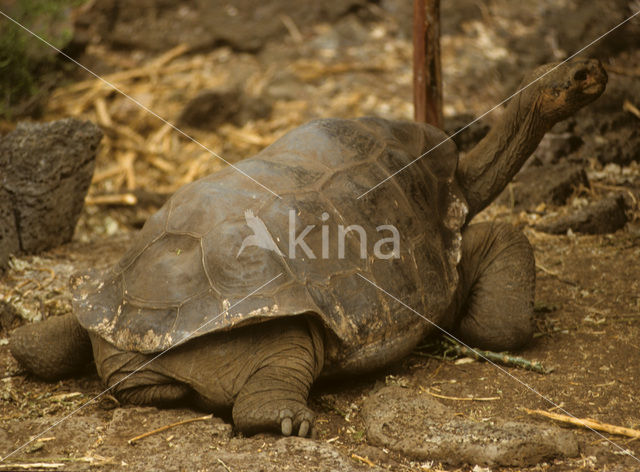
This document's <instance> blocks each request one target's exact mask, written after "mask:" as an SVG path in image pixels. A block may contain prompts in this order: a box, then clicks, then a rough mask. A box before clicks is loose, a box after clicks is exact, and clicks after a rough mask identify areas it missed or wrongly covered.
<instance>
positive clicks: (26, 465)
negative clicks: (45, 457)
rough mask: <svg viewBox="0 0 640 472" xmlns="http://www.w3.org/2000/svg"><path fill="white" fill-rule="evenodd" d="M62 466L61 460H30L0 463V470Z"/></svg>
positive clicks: (56, 467)
mask: <svg viewBox="0 0 640 472" xmlns="http://www.w3.org/2000/svg"><path fill="white" fill-rule="evenodd" d="M62 466H64V464H63V463H62V462H32V463H14V464H0V470H16V469H20V470H38V469H59V468H60V467H62Z"/></svg>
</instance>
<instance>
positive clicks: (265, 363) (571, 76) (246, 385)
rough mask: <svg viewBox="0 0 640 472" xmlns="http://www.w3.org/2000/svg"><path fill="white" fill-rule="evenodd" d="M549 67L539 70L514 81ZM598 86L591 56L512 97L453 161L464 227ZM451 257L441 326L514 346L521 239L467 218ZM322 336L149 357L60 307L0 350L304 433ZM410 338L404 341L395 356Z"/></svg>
mask: <svg viewBox="0 0 640 472" xmlns="http://www.w3.org/2000/svg"><path fill="white" fill-rule="evenodd" d="M552 67H553V65H546V66H542V67H541V68H539V69H537V70H536V71H534V72H533V73H532V74H531V75H530V76H529V77H528V79H527V80H525V81H524V82H523V84H526V83H528V82H529V81H531V80H532V79H533V78H535V77H537V76H539V75H541V74H542V73H545V72H547V71H549V70H550V69H551V68H552ZM605 84H606V74H605V72H604V70H603V69H602V67H601V65H600V64H599V63H598V62H597V61H594V60H580V61H574V62H571V63H568V64H565V65H562V66H560V67H558V68H557V69H555V70H553V71H551V72H549V73H548V75H546V76H545V77H543V78H542V79H541V80H539V81H538V82H536V84H534V85H532V86H531V87H529V88H527V89H526V90H525V91H524V92H523V93H522V94H520V95H518V96H516V97H514V98H513V99H512V100H511V103H510V104H509V106H508V108H507V110H506V111H505V113H504V116H503V118H502V120H501V122H500V123H498V124H497V125H496V126H495V127H494V128H493V129H492V130H491V132H490V133H489V134H488V135H487V137H485V139H483V140H482V141H481V142H480V143H479V144H478V145H477V146H476V147H475V148H474V149H472V150H471V151H470V152H469V153H468V154H467V155H466V156H464V157H463V158H462V159H461V160H460V162H459V167H458V171H457V174H456V177H457V181H458V185H459V186H460V188H461V190H462V192H463V194H464V196H465V198H466V200H467V202H468V204H469V210H470V211H469V216H468V218H467V222H469V221H470V220H471V218H472V217H473V216H474V215H475V214H477V213H478V212H479V211H481V210H482V209H483V208H485V207H486V206H487V205H488V204H489V203H491V201H492V200H493V199H494V198H495V197H496V196H497V195H498V194H499V193H500V192H501V191H502V190H503V189H504V187H505V186H506V185H507V184H508V183H509V181H510V180H511V179H512V178H513V176H514V175H515V174H516V173H517V172H518V170H519V169H520V168H521V167H522V165H523V164H524V162H525V161H526V159H527V158H528V157H529V156H530V155H531V153H532V152H533V151H534V150H535V148H536V147H537V145H538V143H539V142H540V140H541V139H542V137H543V136H544V134H545V132H546V131H548V130H549V129H550V128H551V127H552V126H553V125H554V124H555V123H556V122H557V121H559V120H562V119H564V118H566V117H568V116H570V115H571V114H572V113H574V112H575V111H577V110H578V109H580V108H581V107H583V106H584V105H586V104H588V103H590V102H591V101H593V100H594V99H595V98H597V97H598V96H599V95H600V94H601V93H602V91H603V90H604V87H605ZM461 252H462V255H461V261H460V263H459V265H458V274H459V284H458V286H457V288H456V292H455V295H454V299H453V302H452V304H451V306H450V307H449V309H448V314H447V315H448V316H447V320H446V323H445V325H444V326H443V327H444V328H446V329H448V330H450V331H451V332H453V334H454V335H456V336H457V337H459V338H460V339H461V340H463V341H464V342H466V343H469V344H471V345H473V346H477V347H479V348H483V349H492V350H498V351H501V350H513V349H518V348H520V347H522V346H524V345H525V344H526V343H527V342H528V341H529V340H530V338H531V336H532V332H533V326H532V310H533V297H534V291H535V262H534V258H533V251H532V248H531V246H530V244H529V242H528V241H527V239H526V238H525V236H524V235H523V234H521V233H520V232H519V231H518V230H516V229H515V228H512V227H510V226H509V225H505V224H492V223H483V224H473V225H468V226H467V227H466V228H465V229H464V230H463V233H462V251H461ZM425 332H426V331H425ZM418 334H419V333H418ZM327 336H328V333H326V331H325V330H324V327H323V325H322V323H321V322H320V320H318V319H317V318H316V317H315V316H314V315H313V314H306V315H305V314H302V315H299V316H294V317H287V318H281V319H275V320H272V321H268V322H265V323H262V324H258V325H250V326H246V327H243V328H235V329H233V330H231V331H227V332H219V333H212V334H207V335H205V336H201V337H198V338H196V339H193V340H191V341H189V342H187V343H185V344H183V345H180V346H178V347H176V348H173V349H171V350H169V351H168V352H166V353H164V354H162V355H160V356H159V357H158V355H157V354H141V353H138V352H127V351H122V350H119V349H117V348H116V347H115V346H113V345H111V344H109V343H108V342H107V341H105V340H104V339H102V338H100V337H98V336H96V335H94V334H92V335H91V336H90V335H89V334H88V333H87V332H86V331H84V330H83V329H82V328H81V327H80V325H79V324H78V322H77V320H76V319H75V317H74V316H73V315H72V314H68V315H65V316H62V317H57V318H53V319H49V320H46V321H45V322H43V323H38V324H33V325H28V326H23V327H21V328H19V329H18V330H16V331H15V332H14V333H13V335H12V337H11V341H10V347H11V352H12V353H13V355H14V356H15V357H16V359H18V360H19V361H20V363H21V364H22V365H24V366H25V367H26V368H27V369H28V370H29V371H31V372H33V373H34V374H36V375H38V376H40V377H43V378H45V379H57V378H60V377H63V376H65V375H70V374H73V373H74V372H76V371H77V370H78V369H80V368H81V367H83V366H84V365H86V363H87V361H88V359H90V358H91V357H93V359H94V360H95V363H96V366H97V370H98V373H99V375H100V377H101V378H102V379H103V381H104V382H105V384H106V385H107V386H109V387H112V388H113V393H115V394H116V396H118V397H119V398H120V399H121V400H122V401H126V402H130V403H134V404H152V405H162V406H171V405H174V404H176V403H184V402H188V403H189V404H192V405H195V406H198V407H200V408H203V409H206V410H210V411H219V410H223V409H228V408H232V413H233V420H234V423H235V425H236V427H237V428H238V429H239V430H240V431H242V432H244V433H247V434H251V433H255V432H259V431H277V432H281V433H282V434H284V435H290V434H297V435H300V436H306V435H308V434H310V432H311V430H312V426H313V417H314V415H313V412H312V411H311V410H310V409H309V408H308V407H307V404H306V403H307V397H308V394H309V389H310V387H311V385H312V383H313V382H314V380H315V379H316V378H318V376H320V375H322V372H323V367H324V366H325V360H326V357H325V356H326V350H325V347H326V345H327ZM418 341H419V336H417V337H415V339H414V340H413V341H411V343H412V344H411V345H407V346H403V349H404V352H409V351H410V350H411V349H413V347H415V343H417V342H418ZM154 357H157V358H156V359H155V360H153V362H149V361H151V360H152V359H154Z"/></svg>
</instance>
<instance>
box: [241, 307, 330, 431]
mask: <svg viewBox="0 0 640 472" xmlns="http://www.w3.org/2000/svg"><path fill="white" fill-rule="evenodd" d="M256 338H257V339H256V342H255V343H254V344H253V345H248V346H247V348H248V349H250V350H252V351H253V353H252V355H253V356H255V358H256V359H259V362H258V363H257V364H256V369H255V370H254V372H253V373H252V374H251V375H250V376H249V378H248V379H247V381H246V383H245V384H244V386H242V387H241V389H240V391H239V392H238V395H237V397H236V399H235V402H234V405H233V422H234V423H235V425H236V427H237V428H238V429H239V430H240V431H242V432H243V433H246V434H253V433H257V432H262V431H276V432H281V433H282V434H283V435H285V436H289V435H291V434H292V433H293V434H296V433H297V435H298V436H306V435H307V434H309V432H310V430H311V427H312V425H313V419H314V416H315V415H314V413H313V411H311V410H310V409H309V408H308V407H307V397H308V396H309V389H310V388H311V384H312V383H313V381H314V380H315V379H316V378H317V376H318V375H319V373H320V370H321V369H322V365H323V359H324V348H323V342H322V336H321V331H320V327H319V326H318V325H317V323H316V322H315V321H313V320H310V319H305V318H294V317H291V318H288V319H282V320H278V321H275V322H274V323H270V325H269V326H268V327H267V329H265V327H262V326H260V325H258V326H257V327H256Z"/></svg>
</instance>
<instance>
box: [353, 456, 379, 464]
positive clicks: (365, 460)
mask: <svg viewBox="0 0 640 472" xmlns="http://www.w3.org/2000/svg"><path fill="white" fill-rule="evenodd" d="M351 457H352V458H353V459H356V460H359V461H360V462H364V463H365V464H367V465H368V466H369V467H375V466H376V465H375V463H373V462H371V461H370V460H369V458H368V457H362V456H359V455H358V454H351Z"/></svg>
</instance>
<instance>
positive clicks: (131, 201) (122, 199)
mask: <svg viewBox="0 0 640 472" xmlns="http://www.w3.org/2000/svg"><path fill="white" fill-rule="evenodd" d="M137 203H138V198H137V197H136V196H135V195H134V194H132V193H116V194H111V195H87V196H86V198H85V199H84V204H85V205H90V206H97V205H126V206H133V205H136V204H137Z"/></svg>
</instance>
